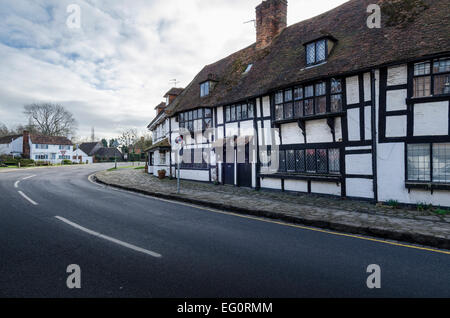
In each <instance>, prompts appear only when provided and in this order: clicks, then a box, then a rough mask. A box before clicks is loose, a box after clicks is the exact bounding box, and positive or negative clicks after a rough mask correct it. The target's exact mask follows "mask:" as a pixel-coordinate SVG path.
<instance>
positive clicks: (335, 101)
mask: <svg viewBox="0 0 450 318" xmlns="http://www.w3.org/2000/svg"><path fill="white" fill-rule="evenodd" d="M340 111H342V95H341V94H337V95H331V112H333V113H337V112H340Z"/></svg>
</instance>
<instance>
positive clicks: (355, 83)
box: [345, 76, 359, 105]
mask: <svg viewBox="0 0 450 318" xmlns="http://www.w3.org/2000/svg"><path fill="white" fill-rule="evenodd" d="M345 85H346V92H347V104H349V105H350V104H356V103H359V79H358V76H352V77H347V78H346V79H345Z"/></svg>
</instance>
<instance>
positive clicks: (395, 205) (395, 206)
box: [386, 200, 399, 209]
mask: <svg viewBox="0 0 450 318" xmlns="http://www.w3.org/2000/svg"><path fill="white" fill-rule="evenodd" d="M386 204H387V205H388V206H390V207H392V208H393V209H398V208H399V203H398V201H397V200H389V201H387V202H386Z"/></svg>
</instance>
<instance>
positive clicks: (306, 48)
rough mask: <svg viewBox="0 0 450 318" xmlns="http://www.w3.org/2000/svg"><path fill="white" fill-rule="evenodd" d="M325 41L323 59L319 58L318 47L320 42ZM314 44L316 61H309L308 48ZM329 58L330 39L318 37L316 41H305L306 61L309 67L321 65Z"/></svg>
mask: <svg viewBox="0 0 450 318" xmlns="http://www.w3.org/2000/svg"><path fill="white" fill-rule="evenodd" d="M321 42H324V50H325V51H324V58H323V59H322V60H318V52H319V51H318V50H317V47H318V45H319V43H321ZM312 45H313V46H314V62H310V63H308V48H309V47H311V46H312ZM327 60H328V40H327V39H326V38H322V39H317V40H315V41H311V42H308V43H305V63H306V66H307V67H310V66H314V65H319V64H322V63H324V62H326V61H327Z"/></svg>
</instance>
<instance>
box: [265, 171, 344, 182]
mask: <svg viewBox="0 0 450 318" xmlns="http://www.w3.org/2000/svg"><path fill="white" fill-rule="evenodd" d="M259 177H261V178H263V179H264V178H280V179H291V180H308V181H309V180H314V181H329V182H337V183H339V182H341V180H342V177H341V175H338V174H336V175H330V174H301V173H289V172H277V173H260V174H259Z"/></svg>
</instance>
